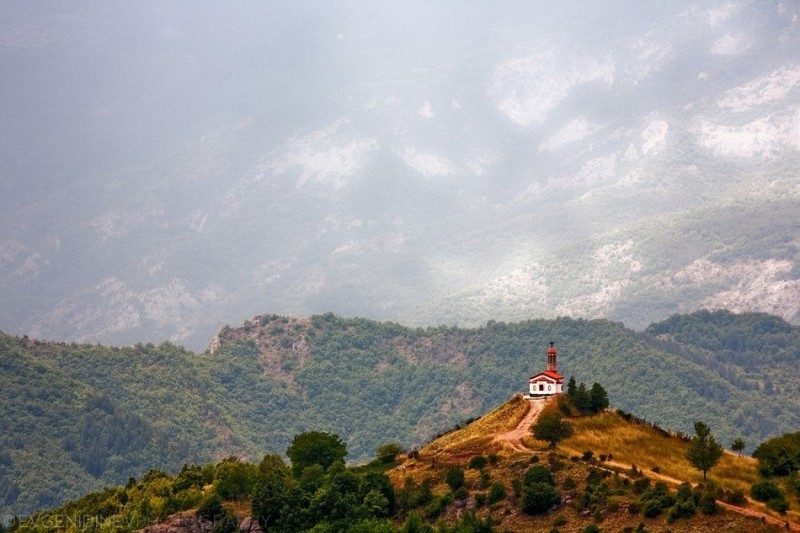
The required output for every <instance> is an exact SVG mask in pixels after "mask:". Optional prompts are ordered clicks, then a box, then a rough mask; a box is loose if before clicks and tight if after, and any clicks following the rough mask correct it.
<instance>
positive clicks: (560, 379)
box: [531, 370, 564, 383]
mask: <svg viewBox="0 0 800 533" xmlns="http://www.w3.org/2000/svg"><path fill="white" fill-rule="evenodd" d="M538 377H546V378H550V379H552V380H554V381H557V382H562V383H563V382H564V376H562V375H561V374H559V373H558V372H553V371H552V370H545V371H544V372H539V373H538V374H535V375H533V376H531V381H534V380H536V378H538Z"/></svg>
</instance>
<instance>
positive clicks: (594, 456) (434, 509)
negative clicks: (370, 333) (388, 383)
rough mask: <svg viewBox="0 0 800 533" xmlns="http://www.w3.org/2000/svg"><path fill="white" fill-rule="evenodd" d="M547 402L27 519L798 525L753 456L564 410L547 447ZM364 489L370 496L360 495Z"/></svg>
mask: <svg viewBox="0 0 800 533" xmlns="http://www.w3.org/2000/svg"><path fill="white" fill-rule="evenodd" d="M557 403H558V400H556V399H552V398H551V399H549V400H542V399H540V400H528V399H524V398H523V397H522V395H515V396H514V397H513V398H511V399H510V400H509V401H507V402H505V403H504V404H503V405H501V406H499V407H497V408H496V409H494V410H492V411H490V412H489V413H487V414H485V415H484V416H481V417H479V418H477V419H475V420H474V421H472V422H470V423H468V424H465V425H462V426H459V427H456V428H453V429H452V430H450V431H445V433H444V434H443V435H442V436H440V437H438V438H436V439H434V440H432V441H431V442H429V443H427V444H425V445H424V446H423V447H421V448H420V449H419V450H412V451H408V452H405V453H399V448H397V447H396V446H394V445H386V446H383V447H381V448H380V449H379V453H378V457H377V458H376V459H375V460H374V461H372V462H370V463H369V464H366V465H363V466H358V467H353V468H349V469H344V468H343V467H342V466H336V465H332V466H330V467H325V468H327V469H328V471H327V473H326V471H325V468H323V467H320V466H315V467H314V468H312V469H310V470H308V469H307V470H305V471H303V473H302V475H301V474H295V476H298V477H296V479H295V480H294V481H292V480H291V479H290V474H289V470H288V468H287V467H285V466H283V463H282V460H281V459H280V458H278V457H277V456H270V455H268V456H265V458H264V459H263V460H262V461H261V462H260V463H259V464H257V465H256V464H252V465H247V464H245V463H240V462H237V461H232V460H230V459H228V460H225V461H222V462H220V463H217V464H216V465H205V466H202V467H196V466H184V468H183V469H182V470H181V472H180V474H179V475H177V476H170V475H168V474H167V473H165V472H159V471H155V470H153V471H150V472H148V473H147V474H146V475H145V476H144V477H142V478H141V479H140V480H138V481H137V480H129V482H128V483H127V484H126V486H125V487H117V488H109V489H106V490H105V491H103V492H101V493H96V494H93V495H88V496H86V497H84V498H82V499H80V500H78V501H76V502H72V503H70V504H68V505H66V506H64V507H62V508H60V509H55V510H53V511H50V512H47V513H44V514H42V515H40V516H37V517H34V520H35V521H36V522H38V523H47V521H48V519H49V520H51V522H50V523H52V520H53V518H52V517H61V518H62V520H64V521H65V522H69V520H73V521H74V517H84V518H83V519H84V520H87V519H88V518H93V519H94V520H95V521H96V525H98V526H101V527H103V526H108V525H110V524H115V525H116V527H117V530H118V531H129V530H130V529H132V525H133V524H136V526H135V527H142V526H143V521H144V523H146V521H148V520H155V521H156V522H157V524H156V525H154V526H150V527H148V528H147V529H143V530H142V531H145V532H149V533H156V532H160V531H167V530H169V531H171V532H173V533H196V532H199V531H201V528H202V527H205V528H208V529H209V530H210V528H211V525H212V524H213V523H216V524H217V528H218V530H219V531H233V529H225V527H231V524H247V527H250V525H251V524H252V523H253V518H252V517H253V516H254V514H253V512H254V510H255V509H271V510H272V511H270V513H274V514H270V518H268V519H269V520H270V521H271V522H270V523H271V525H272V526H274V527H276V528H278V530H279V531H294V529H292V527H295V526H296V527H300V528H301V529H303V528H305V527H308V525H309V524H314V523H316V524H317V529H319V528H321V529H319V530H322V531H329V530H331V528H333V530H345V529H346V530H347V531H364V532H381V533H390V532H394V531H397V529H396V528H397V527H400V526H401V525H404V527H405V528H406V529H403V531H407V530H408V531H412V530H413V531H424V527H425V525H424V524H426V523H427V524H430V525H437V524H438V525H437V527H438V528H439V530H440V531H446V532H451V531H452V532H453V533H458V532H465V533H466V532H472V533H477V532H490V531H498V532H499V531H509V532H517V531H519V532H521V531H527V532H533V533H536V532H543V533H544V532H548V533H549V532H552V531H556V530H557V531H559V532H561V533H579V532H583V531H585V530H586V528H587V527H590V526H591V525H592V524H594V525H595V526H597V527H599V531H601V532H602V531H629V532H632V531H649V532H656V531H670V530H680V531H694V532H697V533H705V532H709V533H710V532H718V531H730V532H753V531H759V532H760V531H764V532H777V531H783V530H784V527H786V528H787V529H792V530H796V531H800V524H798V523H797V522H798V518H800V514H798V512H797V507H796V504H795V503H793V504H792V505H791V506H790V507H791V508H792V509H791V510H790V511H789V512H788V514H784V515H781V514H778V513H776V512H774V511H771V510H769V509H767V508H766V507H765V506H764V505H763V504H760V503H758V502H753V501H751V500H749V498H746V497H743V496H741V494H742V493H745V494H747V493H749V488H750V486H751V485H752V484H753V483H754V482H755V481H757V480H758V479H759V475H758V473H757V468H756V463H755V461H754V460H753V459H751V458H747V457H741V456H737V455H733V454H725V455H724V456H723V458H722V461H721V463H720V464H719V465H718V466H717V467H715V468H714V469H712V471H711V472H710V475H709V479H708V481H707V482H703V480H702V475H701V474H700V472H699V471H697V470H694V469H692V468H691V467H690V466H689V465H688V463H687V461H686V459H685V457H684V455H685V453H686V449H687V447H688V443H687V441H686V439H685V438H682V437H680V436H676V435H671V434H669V433H668V432H666V431H664V430H663V429H661V428H658V427H654V426H653V425H652V424H648V423H643V422H642V421H639V420H638V419H636V418H635V417H632V416H630V415H627V414H625V413H622V414H620V413H617V412H613V411H602V412H600V413H599V414H595V415H590V416H569V417H568V418H567V420H568V421H569V423H570V424H571V425H572V426H573V428H574V432H573V435H572V436H571V437H569V438H567V439H565V440H562V441H561V442H559V443H558V445H557V446H556V447H555V448H552V449H551V448H550V447H549V446H548V443H546V442H543V441H539V440H536V439H534V438H533V437H532V436H531V432H530V425H531V423H536V421H537V417H538V416H539V415H540V414H542V413H543V412H548V411H553V410H556V411H560V409H559V407H558V406H557ZM637 465H638V467H637ZM645 465H647V466H645ZM312 470H313V472H312ZM534 478H535V479H538V480H540V481H537V482H535V483H540V484H541V483H546V484H548V485H549V486H551V487H552V491H554V494H555V496H556V497H555V499H553V500H550V503H547V504H546V506H545V507H543V508H537V510H532V509H534V508H533V507H530V505H531V504H530V502H531V501H535V500H531V498H534V496H532V495H531V494H534V493H531V492H529V491H531V490H533V488H532V487H533V485H530V483H531V481H529V479H534ZM259 480H261V481H259ZM685 482H688V483H689V484H690V485H691V486H692V487H693V490H694V492H695V493H696V495H697V496H696V498H697V499H698V500H699V501H700V502H704V503H702V505H700V504H698V503H697V500H693V501H694V503H691V504H690V506H689V509H690V510H689V511H687V510H686V508H685V507H684V508H681V509H682V510H681V511H680V512H678V511H675V509H676V508H678V506H679V505H683V504H681V502H685V501H686V500H682V499H681V498H684V497H685V495H686V494H690V495H691V494H692V492H691V490H690V489H687V487H688V485H686V486H681V485H682V484H684V483H685ZM262 483H266V485H262ZM536 486H537V487H539V489H540V488H541V486H540V485H536ZM260 487H267V490H268V492H262V491H263V490H264V489H262V488H260ZM370 487H371V488H372V491H373V492H372V493H371V494H373V496H369V495H368V494H366V491H368V490H370V489H369V488H370ZM539 489H537V490H539ZM687 490H689V492H688V493H687V492H686V491H687ZM659 491H660V492H659ZM737 493H738V494H740V496H736V494H737ZM166 494H170V496H169V497H167V498H164V497H163V496H164V495H166ZM378 494H381V495H382V496H380V497H378ZM214 495H216V496H214ZM265 495H266V499H263V498H265ZM290 495H291V496H290ZM654 495H655V496H658V498H660V499H661V500H660V501H661V502H662V503H660V504H659V505H660V506H663V508H662V509H661V510H660V511H656V512H652V509H650V510H648V509H649V507H648V504H647V502H648V501H650V499H651V498H652V497H653V496H654ZM220 496H222V498H221V499H218V500H216V501H217V503H210V502H213V501H214V497H217V498H219V497H220ZM709 497H712V498H713V500H710V499H709ZM704 498H705V499H704ZM362 500H363V501H362ZM676 500H677V501H676ZM726 500H727V501H732V502H734V503H726ZM368 501H369V502H370V503H367V502H368ZM792 501H793V502H795V501H796V496H795V497H793V498H792ZM279 502H281V503H279ZM381 502H382V503H381ZM265 506H267V507H265ZM365 506H366V507H365ZM306 507H307V508H306ZM211 509H216V511H213V512H212V511H211ZM367 509H372V511H368V510H367ZM380 509H383V510H380ZM345 510H346V511H345ZM176 512H177V513H176ZM173 513H176V514H173ZM209 513H212V514H209ZM213 513H216V514H213ZM342 513H344V514H342ZM364 513H365V514H364ZM373 513H376V514H373ZM168 515H170V516H168ZM214 516H216V518H213V517H214ZM255 516H257V515H255ZM369 516H372V518H368V517H369ZM48 517H50V518H48ZM87 517H88V518H87ZM309 520H310V522H307V521H309ZM787 520H789V521H790V522H792V523H790V524H788V525H787ZM301 523H305V524H306V526H302V527H301V526H300V525H299V524H301ZM290 524H295V526H291V525H290ZM415 524H416V525H415ZM412 526H413V528H412ZM414 528H415V529H414ZM450 528H452V529H450ZM61 529H63V528H57V527H56V528H51V529H50V530H52V531H59V530H61ZM317 529H315V531H317ZM12 531H14V529H12Z"/></svg>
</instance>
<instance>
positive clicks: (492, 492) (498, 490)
mask: <svg viewBox="0 0 800 533" xmlns="http://www.w3.org/2000/svg"><path fill="white" fill-rule="evenodd" d="M507 495H508V494H507V493H506V486H505V485H504V484H503V482H502V481H495V482H494V483H492V486H491V487H490V488H489V499H488V502H489V505H491V504H493V503H497V502H499V501H500V500H503V499H505V497H506V496H507Z"/></svg>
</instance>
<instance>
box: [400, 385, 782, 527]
mask: <svg viewBox="0 0 800 533" xmlns="http://www.w3.org/2000/svg"><path fill="white" fill-rule="evenodd" d="M530 406H531V404H530V403H529V402H528V401H527V400H524V399H523V398H521V397H515V398H512V399H511V400H510V401H508V402H506V403H505V404H503V405H501V406H500V407H499V408H497V409H495V410H494V411H492V412H491V413H489V414H487V415H486V416H484V417H483V418H481V419H479V420H477V421H475V422H474V423H472V424H470V425H468V426H465V427H463V428H461V429H459V430H457V431H454V432H452V433H449V434H447V435H445V436H443V437H441V438H439V439H437V440H435V441H433V442H432V443H430V444H429V445H428V446H425V447H424V448H423V449H422V450H420V455H419V457H417V458H413V459H412V458H406V459H405V460H404V461H403V462H402V464H401V465H399V466H398V467H397V468H394V469H392V470H391V471H389V472H387V474H388V475H389V477H390V479H391V480H392V482H393V484H394V486H395V487H396V488H398V489H399V488H401V487H402V486H403V485H404V483H405V480H406V479H408V478H411V479H413V480H414V481H416V482H417V483H421V482H422V481H423V480H429V482H431V487H432V490H433V493H434V494H435V495H439V496H441V495H444V494H447V493H449V492H450V489H449V487H448V486H447V485H446V483H445V482H444V479H445V472H446V470H447V469H448V468H450V467H451V466H456V465H457V466H460V467H461V468H464V470H465V476H466V487H467V488H468V489H469V490H470V491H471V492H474V493H478V492H484V493H485V489H481V488H479V484H480V479H479V477H480V472H479V471H478V470H475V469H468V468H467V467H466V466H467V463H468V462H469V459H470V458H472V457H474V456H475V455H488V454H490V453H498V452H499V453H498V455H499V456H500V459H499V461H498V462H497V463H493V464H490V465H489V466H487V467H486V468H485V472H487V473H488V474H489V475H490V478H491V480H493V481H496V480H500V481H503V483H504V485H505V486H506V489H507V491H508V493H509V497H508V498H507V499H504V500H502V501H501V502H499V503H497V504H495V505H494V506H492V507H491V508H489V507H483V508H481V509H478V510H477V512H478V515H479V516H481V517H483V518H486V517H488V516H489V515H491V516H492V517H493V518H494V519H495V520H496V521H497V522H498V529H499V530H508V531H526V532H531V533H539V532H541V533H547V532H549V531H551V530H552V528H554V527H557V528H558V529H559V530H560V531H562V532H563V533H580V532H581V531H583V530H584V529H585V528H586V526H587V525H589V524H590V523H592V522H593V521H594V518H593V516H584V515H582V514H579V513H578V512H577V511H576V510H575V509H573V508H572V506H563V507H562V508H560V509H559V510H558V511H557V512H556V513H552V514H550V513H549V514H547V515H543V516H529V515H526V514H524V513H521V512H520V509H519V503H518V502H516V501H515V500H514V498H513V495H512V492H513V490H512V487H511V480H513V479H514V478H519V477H521V476H522V475H523V474H524V472H525V471H526V470H527V468H528V467H529V466H530V464H531V455H538V457H539V461H541V462H542V463H545V464H547V463H549V462H550V461H551V460H553V458H555V460H556V461H558V462H560V463H561V466H560V469H559V470H558V471H557V472H556V473H555V477H556V484H557V486H558V487H561V486H562V485H563V484H564V483H565V482H566V480H567V479H568V478H571V479H572V482H573V484H574V483H575V481H577V487H576V489H575V491H574V492H576V493H577V494H579V493H580V492H581V491H582V490H583V488H584V487H585V482H584V481H583V480H584V479H586V478H587V475H588V472H589V471H590V470H591V469H592V468H594V467H593V466H592V465H591V464H588V463H586V462H583V461H569V460H568V457H569V456H570V455H573V456H574V455H582V454H583V452H584V451H587V450H592V451H593V452H594V454H595V456H598V455H600V454H609V453H611V454H613V456H614V461H613V463H614V466H616V467H617V468H625V469H629V468H630V465H631V464H632V463H635V464H636V465H637V467H638V468H639V469H641V470H644V471H645V474H646V475H647V476H648V477H650V478H651V479H658V478H662V479H665V480H667V481H669V482H671V483H672V484H673V485H674V484H676V483H679V482H681V481H690V482H692V483H698V482H700V481H702V473H701V472H699V471H697V470H695V469H694V468H692V467H691V466H690V465H689V463H688V461H687V460H686V459H685V452H686V448H687V446H688V444H687V443H686V442H684V441H682V440H680V439H678V438H669V437H665V436H664V435H663V434H661V433H659V432H657V431H655V430H653V429H651V428H648V427H645V426H639V425H636V424H634V423H631V422H627V421H625V420H624V419H623V418H622V417H620V416H619V415H617V414H615V413H601V414H599V415H596V416H590V417H581V418H572V419H570V422H571V423H572V424H573V425H574V427H575V434H574V436H573V437H571V438H569V439H566V440H564V441H562V442H561V443H559V445H558V446H557V448H556V449H555V453H549V452H548V453H542V452H543V451H545V450H546V446H547V443H545V442H543V441H537V440H535V439H533V438H532V437H526V438H524V441H523V442H524V447H523V448H525V447H527V448H528V450H527V451H524V450H520V449H517V448H514V449H510V448H509V447H508V446H506V447H503V446H500V445H499V444H498V442H497V441H496V437H497V436H498V435H502V434H504V433H506V432H509V431H512V430H513V429H515V428H517V426H519V425H520V423H521V422H523V420H524V419H525V415H526V413H527V412H528V410H529V408H530ZM551 407H553V408H554V407H555V406H548V407H547V408H551ZM654 466H657V467H658V469H659V471H660V474H655V473H653V472H652V468H653V467H654ZM757 478H758V474H757V470H756V463H755V461H754V460H752V459H751V458H748V457H737V456H734V455H732V454H726V455H724V456H723V458H722V460H721V462H720V464H719V465H718V466H717V467H715V468H714V469H712V471H711V472H710V473H709V479H711V480H714V481H716V482H717V483H718V484H719V485H721V486H723V487H727V488H730V489H741V490H743V491H744V492H745V493H746V494H747V493H749V488H750V485H751V484H752V483H753V482H754V481H755V480H756V479H757ZM614 498H615V500H614V503H615V504H617V505H618V506H619V507H617V508H616V509H612V508H611V507H609V508H608V509H605V510H604V511H603V517H602V519H603V521H602V523H601V525H600V527H601V529H602V530H603V531H624V530H634V529H635V527H636V526H637V525H638V524H639V523H640V522H642V521H646V523H647V527H648V529H649V530H650V531H667V530H673V531H694V532H697V533H716V532H719V531H727V532H730V533H734V532H744V533H755V532H757V531H758V532H762V531H763V532H777V531H779V530H782V529H783V525H782V523H781V522H780V520H782V519H783V520H785V519H786V518H787V517H780V516H779V515H777V514H776V513H773V512H770V513H768V514H769V515H770V516H771V517H773V518H774V519H775V520H776V521H778V522H773V523H765V522H763V518H762V516H761V515H759V514H757V513H754V512H753V513H750V515H747V514H742V512H741V511H739V512H735V513H719V514H716V515H714V516H706V515H703V514H698V515H696V516H695V517H693V518H692V519H691V520H688V521H684V520H682V521H680V522H677V523H675V524H668V523H667V517H666V513H664V514H662V515H661V516H659V517H657V518H648V519H643V517H642V516H641V514H631V513H629V512H628V511H627V504H628V502H630V501H632V500H635V499H636V498H637V496H635V495H632V494H630V493H626V494H624V495H620V496H614ZM748 507H749V508H750V509H751V510H753V511H765V509H764V507H763V505H761V504H750V505H748ZM459 512H460V511H459V510H458V509H457V508H456V507H455V506H450V507H449V508H448V509H447V510H446V511H445V513H444V514H443V515H442V516H441V517H440V518H441V519H443V520H445V521H446V522H452V521H453V520H455V518H456V516H458V513H459ZM788 518H789V519H790V520H793V521H796V520H797V517H796V516H795V515H794V513H792V512H791V511H790V514H789V516H788ZM776 523H777V525H776Z"/></svg>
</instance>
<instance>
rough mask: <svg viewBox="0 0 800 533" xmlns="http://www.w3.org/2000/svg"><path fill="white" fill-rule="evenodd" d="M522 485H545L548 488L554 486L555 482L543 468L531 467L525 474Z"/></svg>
mask: <svg viewBox="0 0 800 533" xmlns="http://www.w3.org/2000/svg"><path fill="white" fill-rule="evenodd" d="M523 483H524V484H525V485H528V484H530V483H547V484H548V485H550V486H555V484H556V482H555V479H553V474H552V473H551V472H550V470H548V469H547V468H545V467H543V466H538V465H536V466H532V467H530V468H529V469H528V470H527V471H526V472H525V477H524V478H523Z"/></svg>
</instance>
